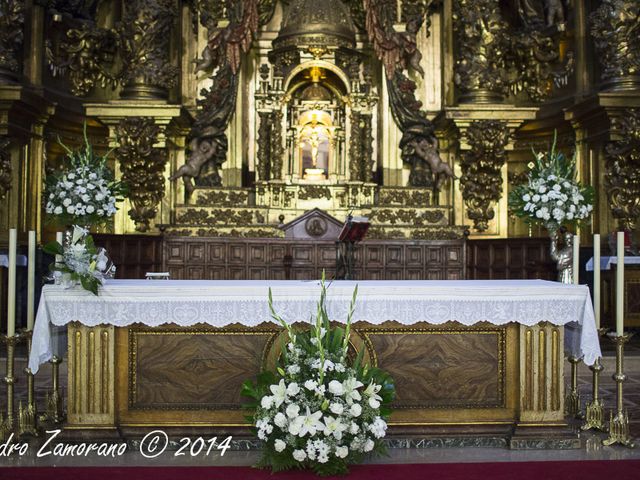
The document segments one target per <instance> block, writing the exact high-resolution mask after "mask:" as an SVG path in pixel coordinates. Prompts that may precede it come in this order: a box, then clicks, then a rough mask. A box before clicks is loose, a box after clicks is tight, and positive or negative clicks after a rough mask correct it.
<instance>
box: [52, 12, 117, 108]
mask: <svg viewBox="0 0 640 480" xmlns="http://www.w3.org/2000/svg"><path fill="white" fill-rule="evenodd" d="M116 52H117V35H116V33H115V32H114V31H113V30H110V29H105V28H100V27H99V26H97V25H96V23H95V22H94V21H93V20H81V21H80V24H79V25H77V26H75V27H72V28H69V29H68V30H67V31H66V33H65V37H64V38H63V39H61V40H59V41H58V40H56V39H51V38H47V40H46V41H45V53H46V59H47V64H48V65H49V70H50V71H51V75H52V76H54V77H60V76H67V77H68V78H69V82H70V89H71V93H73V94H74V95H77V96H80V97H83V96H85V95H87V94H89V92H90V91H91V90H92V89H93V88H94V87H95V86H96V85H99V86H100V87H102V88H105V87H107V86H110V87H111V88H115V87H116V86H117V84H118V82H119V79H118V75H117V74H116V73H114V72H112V67H113V64H114V60H115V55H116Z"/></svg>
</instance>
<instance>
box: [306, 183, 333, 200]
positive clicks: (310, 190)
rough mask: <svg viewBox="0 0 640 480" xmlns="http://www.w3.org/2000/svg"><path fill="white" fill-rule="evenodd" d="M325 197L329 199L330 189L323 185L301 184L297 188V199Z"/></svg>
mask: <svg viewBox="0 0 640 480" xmlns="http://www.w3.org/2000/svg"><path fill="white" fill-rule="evenodd" d="M314 198H326V199H327V200H331V189H330V188H329V187H327V186H324V185H302V186H300V189H299V190H298V200H311V199H314Z"/></svg>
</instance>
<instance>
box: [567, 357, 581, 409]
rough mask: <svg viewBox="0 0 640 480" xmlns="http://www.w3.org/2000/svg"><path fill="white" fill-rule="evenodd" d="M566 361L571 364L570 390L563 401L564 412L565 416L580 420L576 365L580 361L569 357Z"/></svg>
mask: <svg viewBox="0 0 640 480" xmlns="http://www.w3.org/2000/svg"><path fill="white" fill-rule="evenodd" d="M568 360H569V363H570V364H571V389H570V390H569V393H568V394H567V396H566V398H565V400H564V404H565V411H566V414H567V415H570V416H572V417H574V418H582V412H581V411H580V392H578V364H579V363H580V359H579V358H577V357H574V356H573V355H571V356H570V357H569V358H568Z"/></svg>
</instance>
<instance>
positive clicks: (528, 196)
mask: <svg viewBox="0 0 640 480" xmlns="http://www.w3.org/2000/svg"><path fill="white" fill-rule="evenodd" d="M522 200H523V201H525V202H528V201H530V200H531V195H529V194H528V193H525V194H524V195H523V196H522Z"/></svg>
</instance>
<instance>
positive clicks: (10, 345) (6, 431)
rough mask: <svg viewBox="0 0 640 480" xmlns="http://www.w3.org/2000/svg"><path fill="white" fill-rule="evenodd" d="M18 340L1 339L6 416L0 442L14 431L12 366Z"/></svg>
mask: <svg viewBox="0 0 640 480" xmlns="http://www.w3.org/2000/svg"><path fill="white" fill-rule="evenodd" d="M19 340H20V336H19V335H12V336H10V337H9V336H7V335H4V336H3V337H2V341H3V342H4V343H6V345H7V369H6V375H5V377H4V382H5V383H6V384H7V416H6V417H5V418H4V420H3V421H2V426H0V441H5V440H6V439H8V438H9V436H10V435H11V433H12V432H13V430H14V418H13V395H14V385H15V382H16V380H17V379H16V377H15V376H14V371H13V366H14V362H15V353H16V344H17V343H18V341H19Z"/></svg>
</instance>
